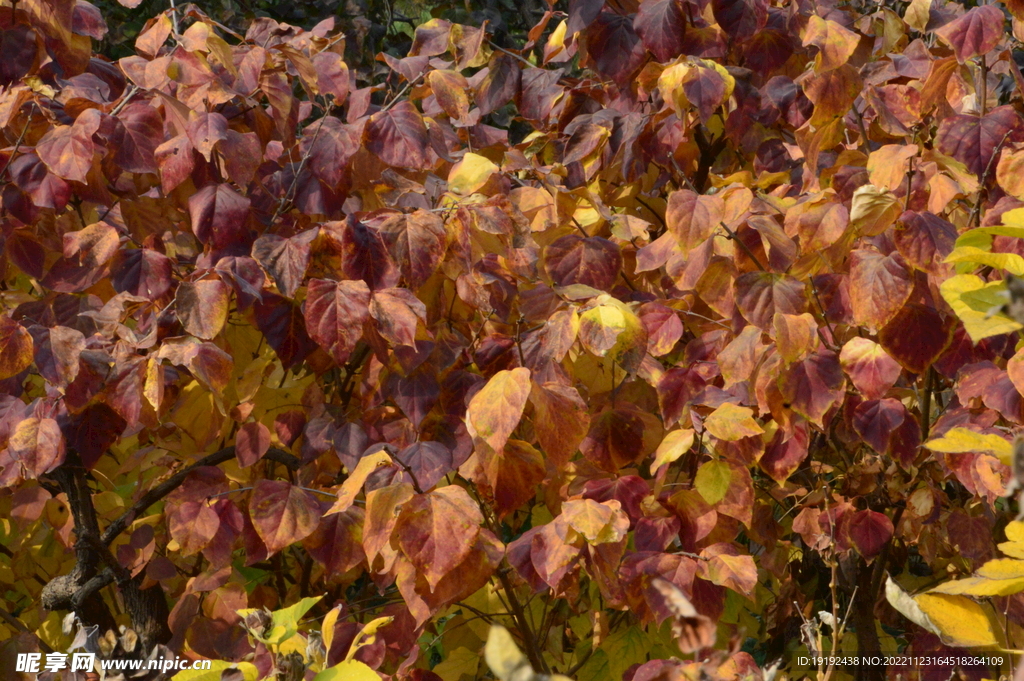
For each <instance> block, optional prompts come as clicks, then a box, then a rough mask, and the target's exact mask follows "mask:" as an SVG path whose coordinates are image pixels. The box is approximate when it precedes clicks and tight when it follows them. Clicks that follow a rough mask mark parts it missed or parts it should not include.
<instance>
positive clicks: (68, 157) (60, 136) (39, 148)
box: [36, 125, 95, 182]
mask: <svg viewBox="0 0 1024 681" xmlns="http://www.w3.org/2000/svg"><path fill="white" fill-rule="evenodd" d="M94 149H95V145H94V144H93V142H92V135H91V133H88V132H87V131H85V130H83V129H81V128H80V127H79V126H74V125H61V126H58V127H56V128H53V129H52V130H50V131H49V132H47V133H46V134H45V135H43V137H42V139H40V140H39V142H38V144H36V154H38V155H39V158H40V159H42V161H43V163H45V164H46V167H47V168H49V170H50V172H51V173H53V174H54V175H56V176H58V177H62V178H64V179H65V180H73V181H75V182H86V176H87V175H88V173H89V169H90V168H92V156H93V151H94Z"/></svg>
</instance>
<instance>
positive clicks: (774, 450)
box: [758, 423, 810, 485]
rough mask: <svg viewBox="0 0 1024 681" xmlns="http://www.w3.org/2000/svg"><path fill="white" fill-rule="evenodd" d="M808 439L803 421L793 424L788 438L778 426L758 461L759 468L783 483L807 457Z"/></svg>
mask: <svg viewBox="0 0 1024 681" xmlns="http://www.w3.org/2000/svg"><path fill="white" fill-rule="evenodd" d="M809 439H810V438H809V433H808V428H807V425H806V424H805V423H800V424H799V425H797V426H795V427H794V428H793V434H792V435H790V436H789V437H788V438H787V437H786V433H785V431H784V429H782V428H779V429H778V430H777V431H775V437H773V438H772V441H771V442H770V443H769V444H768V446H767V447H766V448H765V451H764V454H763V455H762V456H761V458H760V459H759V461H758V463H759V464H760V466H761V470H763V471H764V472H765V473H767V474H768V475H769V476H771V478H772V480H775V481H776V482H777V483H779V484H780V485H785V484H786V480H787V479H788V478H789V476H791V475H793V473H795V472H796V470H797V468H799V467H800V464H801V463H803V461H804V459H806V458H807V446H808V443H809Z"/></svg>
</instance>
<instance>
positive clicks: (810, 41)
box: [803, 14, 860, 72]
mask: <svg viewBox="0 0 1024 681" xmlns="http://www.w3.org/2000/svg"><path fill="white" fill-rule="evenodd" d="M803 42H804V46H807V45H814V46H815V47H817V48H818V54H817V56H816V57H815V58H814V70H815V71H818V72H821V71H831V70H832V69H837V68H839V67H840V66H842V65H843V64H845V63H846V62H847V61H849V59H850V57H851V56H853V53H854V51H855V50H856V49H857V45H858V44H860V34H858V33H855V32H854V31H851V30H850V29H848V28H846V27H845V26H843V25H842V24H840V23H838V22H835V21H830V20H828V19H822V18H821V17H819V16H816V15H813V14H812V15H811V17H810V20H809V21H808V22H807V31H806V33H804V41H803Z"/></svg>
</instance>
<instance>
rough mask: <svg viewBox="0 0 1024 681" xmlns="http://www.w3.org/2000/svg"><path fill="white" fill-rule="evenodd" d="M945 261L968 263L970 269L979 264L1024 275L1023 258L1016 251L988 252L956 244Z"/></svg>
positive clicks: (960, 263)
mask: <svg viewBox="0 0 1024 681" xmlns="http://www.w3.org/2000/svg"><path fill="white" fill-rule="evenodd" d="M946 262H949V263H955V264H958V265H963V264H966V265H969V266H972V267H970V269H971V270H973V269H975V268H977V267H978V266H979V265H986V266H988V267H995V268H997V269H1001V270H1007V271H1009V272H1010V273H1011V274H1016V275H1017V276H1024V258H1022V257H1020V256H1019V255H1017V254H1016V253H990V252H989V251H986V250H983V249H980V248H976V247H974V246H958V247H957V248H954V249H953V251H952V252H951V253H950V254H949V255H947V256H946Z"/></svg>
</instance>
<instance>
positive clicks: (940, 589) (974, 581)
mask: <svg viewBox="0 0 1024 681" xmlns="http://www.w3.org/2000/svg"><path fill="white" fill-rule="evenodd" d="M1021 591H1024V578H1017V579H988V578H987V577H967V578H966V579H954V580H952V581H949V582H945V583H943V584H939V585H938V586H937V587H935V588H934V589H932V590H931V591H930V592H929V593H938V594H950V595H957V596H974V597H976V598H986V597H989V596H1009V595H1010V594H1015V593H1020V592H1021Z"/></svg>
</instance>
